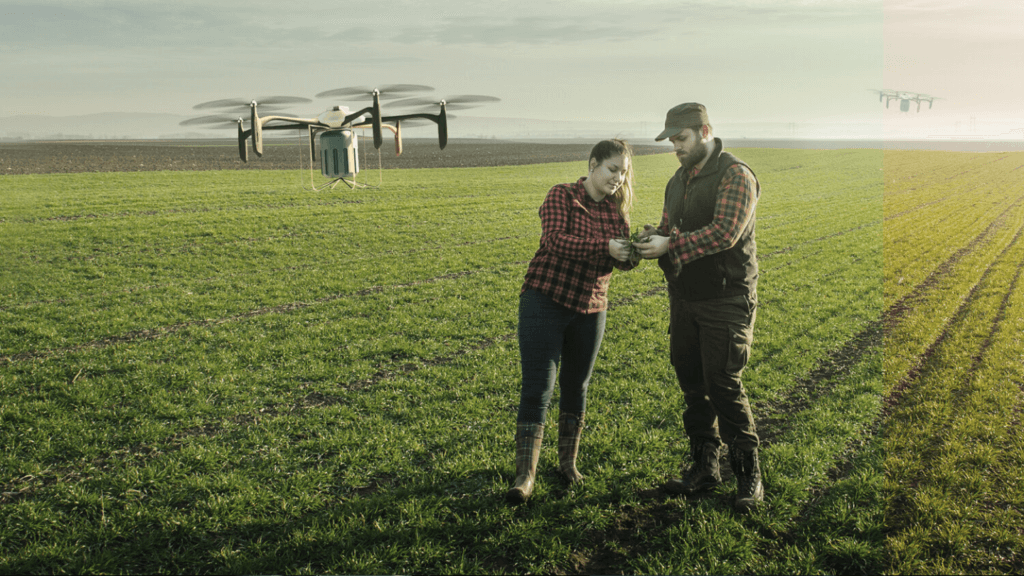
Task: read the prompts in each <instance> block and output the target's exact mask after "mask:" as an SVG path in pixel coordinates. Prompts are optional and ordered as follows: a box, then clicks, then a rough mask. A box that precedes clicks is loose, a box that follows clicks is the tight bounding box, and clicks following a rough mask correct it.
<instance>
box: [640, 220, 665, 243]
mask: <svg viewBox="0 0 1024 576" xmlns="http://www.w3.org/2000/svg"><path fill="white" fill-rule="evenodd" d="M658 234H660V232H658V228H657V227H655V226H651V225H650V224H644V230H643V232H640V234H639V235H638V237H639V238H640V239H641V240H643V239H644V238H649V237H651V236H656V235H658Z"/></svg>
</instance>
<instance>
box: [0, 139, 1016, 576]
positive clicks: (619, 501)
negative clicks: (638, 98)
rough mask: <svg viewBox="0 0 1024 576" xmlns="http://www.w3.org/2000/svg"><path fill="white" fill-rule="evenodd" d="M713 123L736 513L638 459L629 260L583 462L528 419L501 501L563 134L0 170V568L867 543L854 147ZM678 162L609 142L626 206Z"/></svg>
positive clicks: (673, 433)
mask: <svg viewBox="0 0 1024 576" xmlns="http://www.w3.org/2000/svg"><path fill="white" fill-rule="evenodd" d="M737 153H738V154H739V155H740V156H741V157H742V158H743V159H744V160H745V161H746V162H748V163H749V164H750V165H751V166H753V167H754V169H755V171H756V172H757V174H758V177H759V179H760V181H761V183H762V188H763V193H762V198H761V201H760V203H759V206H758V231H757V240H758V245H759V246H758V248H759V250H758V252H759V260H760V265H761V272H762V274H761V279H760V284H759V299H760V302H761V307H760V309H759V312H758V319H757V325H756V329H755V341H754V348H753V352H752V358H751V361H750V365H749V367H748V369H747V371H746V373H745V376H744V377H745V384H746V386H747V389H748V393H749V395H750V398H751V403H752V406H753V410H754V415H755V418H756V419H757V422H758V426H759V432H760V433H761V435H762V438H763V442H764V447H763V449H762V467H763V470H764V474H765V486H766V492H767V497H766V502H765V504H764V505H763V506H762V507H761V508H760V509H759V510H757V511H756V512H754V513H752V514H750V515H748V516H738V515H736V514H735V513H734V512H733V510H732V496H733V489H734V486H733V484H732V483H727V484H726V485H725V486H724V487H722V488H720V489H718V490H716V491H714V492H712V493H710V494H708V495H707V496H705V497H701V498H695V499H686V498H676V497H668V496H667V495H666V494H665V493H664V492H662V491H661V490H660V489H659V488H660V486H661V484H662V483H663V482H664V481H665V480H666V479H668V478H669V477H670V476H672V475H677V474H678V472H679V466H680V464H682V463H683V462H684V459H685V455H686V454H688V445H687V442H686V440H685V438H684V434H683V426H682V419H681V413H682V408H683V407H682V397H681V394H680V392H679V390H678V387H677V386H676V384H675V382H674V376H673V374H672V372H671V367H670V366H669V363H668V352H667V335H666V327H667V309H668V301H667V295H666V292H665V290H664V280H663V278H662V275H661V272H660V271H659V270H658V267H657V266H656V265H655V264H654V263H652V262H645V263H643V264H641V266H640V267H639V268H638V269H636V270H633V271H631V272H626V273H619V272H616V274H615V275H614V277H613V279H612V287H611V294H610V300H611V308H610V310H609V313H608V328H607V333H606V336H605V341H604V345H603V348H602V351H601V354H600V357H599V359H598V364H597V368H596V370H595V373H594V378H593V381H592V384H591V387H590V396H589V402H588V414H587V428H586V430H585V432H584V435H583V442H582V446H581V454H580V460H579V467H580V471H581V472H582V473H583V474H584V475H585V476H586V481H585V483H584V484H583V485H582V486H580V487H578V488H573V489H571V490H570V489H567V488H565V487H564V486H563V485H562V484H561V483H560V482H559V480H558V475H557V470H556V455H555V447H554V438H548V440H547V441H546V442H545V449H544V453H543V454H542V457H541V464H540V471H539V478H538V486H537V489H536V491H535V493H534V496H533V498H532V499H531V500H530V502H529V503H528V504H527V505H525V506H520V507H509V506H507V505H506V504H505V502H504V499H503V495H504V492H505V490H506V489H507V488H508V486H509V485H510V483H511V481H512V477H513V472H514V468H513V459H512V456H513V454H512V450H513V442H512V441H513V434H514V420H515V414H516V407H517V405H518V394H519V364H518V362H519V357H518V350H517V343H516V337H515V335H516V320H517V316H516V310H517V303H518V301H517V295H518V291H519V287H520V285H521V282H522V278H523V275H524V273H525V271H526V265H527V262H528V261H529V260H530V258H531V257H532V255H533V253H534V251H535V250H536V248H537V245H538V239H539V234H540V222H539V218H538V217H537V208H538V207H539V205H540V203H541V201H542V199H543V198H544V195H545V194H546V192H547V190H548V188H549V187H550V186H551V185H553V184H555V183H559V182H567V181H573V180H575V179H576V178H577V177H578V176H580V175H581V174H582V171H583V169H584V167H585V164H584V163H583V162H582V161H581V162H578V163H569V164H543V165H532V166H517V167H508V168H479V169H478V168H463V169H447V170H389V171H386V172H385V174H384V184H383V186H382V187H381V188H380V189H357V190H348V189H344V188H335V189H334V190H330V191H326V192H320V193H313V192H308V191H304V190H303V189H301V188H300V184H301V183H302V181H303V178H307V180H306V182H307V183H308V174H303V173H302V172H299V171H265V172H257V171H245V172H237V171H231V172H174V173H171V172H156V173H131V174H129V173H93V174H78V175H26V176H5V177H3V178H0V249H2V256H0V258H2V262H3V274H0V397H2V401H0V402H2V404H0V435H2V437H3V439H4V441H3V443H2V445H0V484H2V489H3V495H2V499H0V510H2V514H0V572H4V573H10V572H22V573H24V572H48V573H54V572H91V573H100V572H216V573H325V572H331V573H417V572H420V573H424V572H425V573H474V572H486V573H524V572H546V573H575V572H590V573H595V572H596V573H611V572H618V571H624V572H642V573H699V572H712V573H792V572H797V573H805V574H811V573H877V572H879V571H884V570H886V569H888V567H889V564H888V560H887V557H886V545H885V538H886V536H885V523H884V521H885V514H886V509H887V505H888V506H889V508H890V509H891V508H892V504H891V502H890V503H888V504H887V499H886V497H885V492H884V490H883V485H884V483H885V479H884V475H883V470H884V468H883V467H884V464H885V462H886V453H885V452H884V449H885V448H886V446H885V444H884V442H883V438H882V437H881V436H880V435H879V430H880V427H881V426H882V414H883V406H884V400H885V398H887V397H888V396H887V394H888V393H889V390H890V388H891V386H888V385H887V382H886V381H885V380H883V360H885V361H886V362H889V360H888V358H885V359H883V354H882V350H883V311H884V310H885V309H886V307H887V306H889V303H890V302H891V301H893V299H894V298H896V297H898V294H897V293H896V292H891V291H890V290H889V289H888V284H886V290H885V291H883V262H882V258H883V250H882V241H883V177H882V171H881V169H882V161H883V154H882V152H881V151H877V150H831V151H819V150H767V149H746V150H738V151H737ZM677 166H678V164H677V161H676V159H675V157H674V156H673V155H671V154H667V155H655V156H643V157H637V158H636V171H637V175H638V182H637V189H638V195H639V200H638V203H637V206H636V208H635V209H634V215H633V224H634V227H636V226H638V225H642V224H644V223H656V222H657V221H658V220H659V218H660V215H661V205H662V194H663V189H664V188H663V187H664V182H665V181H666V179H667V178H668V177H669V176H670V175H671V174H672V173H673V172H674V170H675V168H676V167H677ZM371 180H374V179H373V178H371ZM888 270H889V269H888V268H887V269H886V274H887V275H886V279H888V278H889V275H888V274H889V272H888ZM913 281H914V282H916V281H917V279H916V278H915V279H914V280H913ZM1016 294H1017V295H1018V296H1017V300H1016V301H1015V303H1019V294H1020V291H1018V292H1016ZM1018 305H1019V304H1018ZM1020 316H1021V315H1020V314H1019V313H1018V314H1017V318H1018V319H1019V318H1020ZM1005 324H1006V322H1004V325H1005ZM904 364H906V363H904ZM900 366H903V364H900ZM979 377H981V376H980V375H979ZM556 417H557V410H553V411H552V416H551V418H552V419H554V418H556ZM553 424H554V421H553V420H552V422H549V425H553ZM1018 441H1019V439H1018Z"/></svg>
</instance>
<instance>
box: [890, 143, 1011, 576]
mask: <svg viewBox="0 0 1024 576" xmlns="http://www.w3.org/2000/svg"><path fill="white" fill-rule="evenodd" d="M1022 168H1024V154H1021V153H990V154H963V153H952V152H886V154H885V314H884V325H885V380H886V413H887V418H886V422H885V427H884V429H883V435H884V437H885V457H886V458H885V471H886V474H885V495H886V529H887V530H888V533H889V534H888V541H887V545H888V555H889V556H890V559H891V566H890V570H891V571H892V572H894V573H900V574H924V573H934V574H982V573H987V574H1020V573H1022V572H1024V483H1022V481H1021V471H1022V470H1024V435H1022V434H1021V433H1020V425H1021V413H1022V411H1024V282H1022V279H1021V272H1022V270H1024V241H1022V240H1021V236H1022V233H1024V170H1022Z"/></svg>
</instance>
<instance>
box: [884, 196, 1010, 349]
mask: <svg viewBox="0 0 1024 576" xmlns="http://www.w3.org/2000/svg"><path fill="white" fill-rule="evenodd" d="M1022 202H1024V196H1021V197H1020V198H1018V199H1017V201H1016V202H1014V203H1013V204H1012V205H1010V206H1009V207H1008V208H1007V209H1006V210H1004V211H1003V212H1002V213H1000V214H999V215H998V216H996V217H995V219H993V220H992V223H991V224H989V225H988V226H987V227H986V228H985V229H984V230H982V231H981V232H980V233H979V234H978V235H977V236H975V237H974V238H973V239H972V240H971V241H970V242H968V244H967V246H964V247H963V248H960V249H959V250H957V251H956V252H954V253H953V254H952V255H951V256H950V257H949V258H947V259H946V260H945V261H944V262H942V263H941V264H939V265H938V266H937V267H936V268H935V269H934V270H932V272H931V273H930V274H928V276H927V277H926V278H925V279H924V280H923V281H921V283H920V284H918V285H917V286H915V287H914V289H913V290H912V291H911V292H909V293H908V294H906V295H904V296H903V297H901V298H900V299H899V300H897V301H896V302H893V304H892V305H891V306H889V308H888V309H886V310H885V312H883V314H882V323H883V325H884V326H885V331H886V335H888V334H890V333H891V332H892V331H893V330H894V329H895V328H896V326H898V325H899V323H900V322H901V321H902V320H903V319H904V318H905V317H906V316H907V314H908V313H910V312H911V311H913V310H914V306H915V305H916V304H919V303H920V302H921V301H922V300H924V298H925V297H926V296H927V295H928V293H929V292H931V291H932V290H933V289H934V288H935V287H936V286H937V285H938V284H939V282H940V281H941V280H942V279H944V278H946V277H947V276H949V275H950V274H951V273H952V272H953V269H954V268H955V267H956V265H957V264H959V263H960V261H961V260H963V259H964V258H965V257H967V256H968V255H970V254H973V253H974V252H976V251H978V250H979V249H981V248H982V247H983V246H984V245H986V244H988V243H989V242H991V241H992V238H993V237H994V235H995V233H996V232H997V231H998V230H999V229H1000V228H1002V227H1004V226H1005V225H1006V220H1007V217H1008V215H1009V213H1010V211H1011V210H1013V209H1014V208H1016V207H1017V206H1019V205H1020V204H1021V203H1022ZM1019 236H1020V229H1018V231H1017V235H1016V236H1015V237H1014V240H1013V241H1012V242H1011V244H1012V243H1013V242H1016V241H1017V237H1019ZM1007 249H1008V248H1007ZM1005 252H1006V250H1004V251H1003V253H1005ZM1000 257H1001V255H1000Z"/></svg>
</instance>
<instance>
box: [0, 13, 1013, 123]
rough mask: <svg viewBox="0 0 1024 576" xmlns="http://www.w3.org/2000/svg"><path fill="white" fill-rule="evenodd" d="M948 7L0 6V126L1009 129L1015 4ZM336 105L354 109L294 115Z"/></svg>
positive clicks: (1011, 114) (1011, 102)
mask: <svg viewBox="0 0 1024 576" xmlns="http://www.w3.org/2000/svg"><path fill="white" fill-rule="evenodd" d="M959 4H960V3H959V2H946V1H944V0H927V1H924V0H922V1H918V0H884V1H883V0H875V1H872V0H868V1H863V0H716V1H707V0H689V1H688V0H673V1H667V0H616V1H611V0H568V1H559V2H551V1H550V0H518V1H517V2H493V1H491V0H486V1H470V0H448V1H446V2H431V1H427V0H417V1H410V2H405V1H388V0H377V1H372V2H368V1H365V0H364V1H360V2H345V1H341V2H338V1H334V2H331V1H328V2H321V3H304V4H302V5H301V6H302V7H301V8H298V7H296V8H287V7H286V6H288V4H286V3H281V2H270V1H266V0H245V1H238V0H219V1H217V2H209V1H203V2H199V1H195V0H175V1H174V2H167V1H166V0H163V1H159V2H157V1H149V0H135V1H131V2H125V1H117V0H110V1H95V0H75V1H74V2H69V1H61V2H57V1H51V0H30V1H27V2H21V1H14V2H12V1H8V0H0V78H2V79H3V81H2V85H0V94H2V96H0V119H2V118H4V117H11V116H18V115H29V114H44V115H52V116H70V115H78V114H91V113H101V112H156V113H167V114H181V115H183V116H188V115H198V114H200V113H197V112H195V111H193V110H192V106H193V105H194V104H197V103H200V102H204V101H208V100H215V99H221V98H245V99H249V98H259V97H260V96H267V95H294V96H305V97H310V98H312V97H313V96H314V95H315V94H317V93H319V92H323V91H326V90H330V89H334V88H341V87H348V86H370V87H372V86H382V85H386V84H425V85H429V86H433V87H435V88H436V91H435V92H434V93H433V95H435V96H440V97H444V96H452V95H461V94H484V95H491V96H496V97H499V98H501V102H498V103H494V104H488V105H487V106H485V107H480V108H476V109H473V110H467V111H465V112H462V114H464V115H466V116H484V117H502V118H528V119H538V120H546V121H574V122H590V123H594V124H595V125H599V124H601V123H609V124H613V123H631V125H634V126H636V127H637V128H638V130H639V131H640V132H643V133H650V134H651V135H652V137H653V135H656V134H657V132H659V131H660V130H659V129H660V127H661V125H662V124H663V122H664V115H665V111H667V110H668V109H669V108H670V107H672V106H674V105H676V104H679V103H682V102H689V101H697V102H702V103H704V104H705V105H707V107H708V110H709V114H710V116H711V121H712V124H713V125H715V127H716V132H717V133H719V134H722V135H730V134H731V135H741V133H742V134H743V135H746V133H750V135H764V134H759V133H758V134H755V132H758V131H759V130H760V131H764V130H769V131H772V134H773V135H775V136H779V137H786V136H805V137H834V138H844V137H847V138H849V137H878V136H879V135H882V134H885V135H901V134H917V133H918V132H921V133H922V134H923V133H924V132H927V131H928V130H932V131H937V132H948V133H952V132H953V131H954V130H956V129H959V130H961V131H963V132H967V131H969V130H971V129H972V127H973V130H975V132H979V131H984V130H989V131H992V130H1002V131H1007V130H1012V129H1013V128H1015V127H1016V126H1018V124H1014V122H1016V117H1015V116H1014V115H1015V114H1016V113H1015V112H1014V109H1015V108H1016V107H1017V102H1018V94H1019V93H1020V89H1021V88H1022V86H1021V80H1020V79H1019V78H1020V76H1021V75H1020V74H1017V73H1016V70H1017V69H1019V62H1018V60H1019V59H1020V58H1021V54H1024V25H1022V22H1024V20H1022V17H1024V8H1021V7H1019V5H1024V3H1018V2H1016V1H1015V0H981V1H976V2H972V3H970V6H971V9H970V10H967V9H964V8H960V7H959ZM294 6H299V5H298V4H294ZM881 88H891V89H897V90H908V91H915V92H923V93H928V94H932V95H935V96H939V97H941V98H944V100H939V101H936V103H935V105H934V107H933V109H932V110H930V111H922V113H920V114H900V113H898V112H896V113H893V111H892V110H885V109H884V106H883V105H881V104H879V102H878V99H877V94H873V93H872V92H870V90H871V89H881ZM339 103H341V104H350V105H351V104H352V103H346V102H336V101H327V100H315V102H314V103H313V104H311V105H308V107H307V109H303V110H295V112H297V113H309V114H311V115H316V114H317V113H319V112H320V111H322V110H325V109H327V108H328V107H329V106H330V105H333V104H339ZM894 106H895V104H894ZM925 112H927V114H926V113H925ZM972 118H973V120H972ZM1000 122H1002V124H1000ZM1019 126H1021V127H1024V122H1022V123H1020V124H1019ZM925 127H927V128H925ZM2 132H3V130H2V126H0V133H2ZM1022 136H1024V134H1022Z"/></svg>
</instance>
